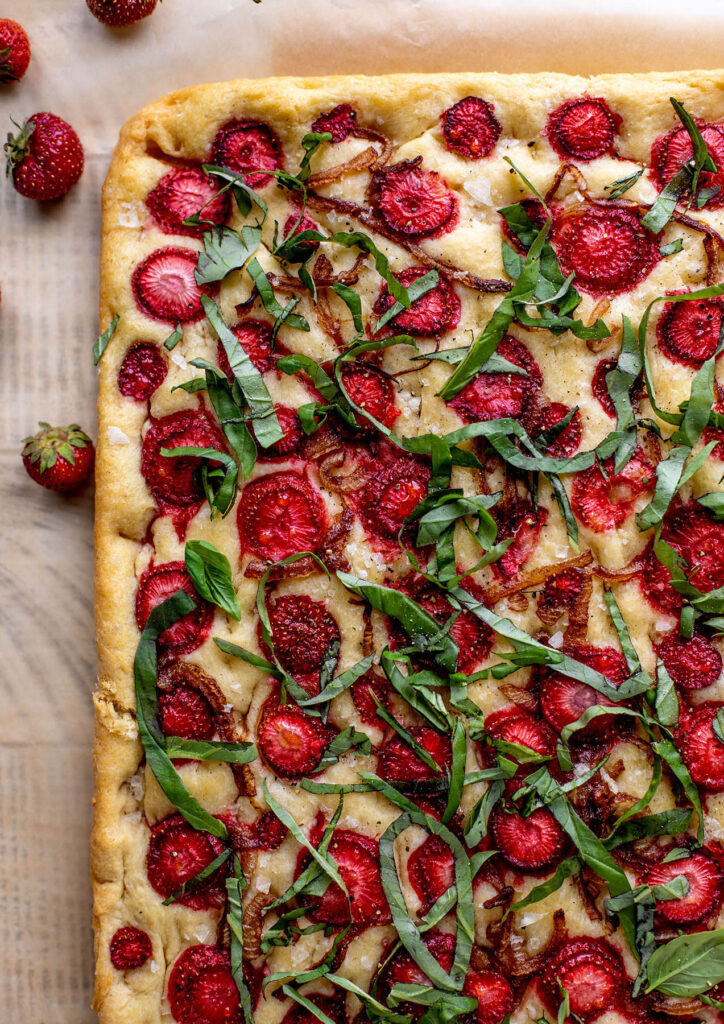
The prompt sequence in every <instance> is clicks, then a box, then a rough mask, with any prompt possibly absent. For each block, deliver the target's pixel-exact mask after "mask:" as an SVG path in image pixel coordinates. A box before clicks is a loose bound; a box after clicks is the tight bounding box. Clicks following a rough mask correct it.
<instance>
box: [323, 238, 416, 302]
mask: <svg viewBox="0 0 724 1024" xmlns="http://www.w3.org/2000/svg"><path fill="white" fill-rule="evenodd" d="M327 241H328V242H332V243H333V244H334V245H341V246H343V247H344V248H345V249H352V248H356V249H361V250H362V251H363V252H368V253H369V254H370V256H372V257H373V259H374V261H375V269H376V271H377V273H378V274H379V275H380V277H382V278H384V280H385V281H386V282H387V288H388V291H389V293H390V295H391V296H392V297H393V299H396V300H397V302H399V303H400V305H401V306H404V308H405V309H409V308H410V305H411V300H410V296H409V294H408V289H407V288H405V286H404V285H402V284H400V282H399V281H398V280H397V278H396V277H395V275H394V274H393V273H392V271H391V270H390V264H389V262H388V260H387V257H386V256H385V254H384V253H383V252H381V251H380V250H379V249H378V248H377V246H376V245H375V243H374V242H373V241H372V239H371V238H370V236H369V235H367V234H365V233H364V231H338V232H336V233H335V234H333V235H330V236H329V238H328V239H327Z"/></svg>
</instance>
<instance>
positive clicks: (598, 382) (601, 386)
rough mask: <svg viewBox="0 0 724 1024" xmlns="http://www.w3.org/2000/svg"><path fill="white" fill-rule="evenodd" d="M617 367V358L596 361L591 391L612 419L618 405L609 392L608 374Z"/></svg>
mask: <svg viewBox="0 0 724 1024" xmlns="http://www.w3.org/2000/svg"><path fill="white" fill-rule="evenodd" d="M615 369H616V360H615V359H602V360H601V361H600V362H599V363H596V369H595V370H594V373H593V379H592V380H591V391H592V392H593V397H594V398H595V399H596V401H597V402H598V404H599V405H600V406H601V408H602V409H603V411H604V412H605V413H606V414H607V415H608V416H610V417H611V418H612V419H613V418H614V417H615V415H616V407H615V405H614V404H613V401H612V400H611V396H610V395H609V393H608V385H607V383H606V376H607V374H609V373H610V372H611V370H615Z"/></svg>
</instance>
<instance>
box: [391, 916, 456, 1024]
mask: <svg viewBox="0 0 724 1024" xmlns="http://www.w3.org/2000/svg"><path fill="white" fill-rule="evenodd" d="M422 941H423V942H424V944H425V946H426V947H427V949H428V950H429V952H430V953H432V955H433V956H434V957H435V959H436V960H437V962H438V963H439V964H440V966H441V967H442V969H443V970H444V971H448V972H449V971H450V970H451V968H452V965H453V956H454V953H455V936H454V935H450V933H449V932H439V931H432V932H427V933H426V934H425V935H423V936H422ZM396 984H401V985H429V984H430V979H429V978H428V976H427V975H426V974H425V972H424V971H423V970H422V968H421V967H418V965H417V964H416V963H415V961H414V960H413V959H412V957H411V956H410V954H409V953H408V952H407V951H406V950H402V951H401V952H399V953H396V954H395V956H394V957H393V958H392V960H391V961H390V963H389V966H388V967H387V968H386V970H385V972H384V974H383V976H382V979H381V985H380V987H381V988H382V990H383V992H384V993H385V994H386V993H389V991H390V990H391V989H392V987H393V985H396ZM400 1009H401V1012H404V1013H411V1014H412V1015H413V1017H415V1019H417V1017H420V1016H421V1015H422V1013H423V1008H422V1007H421V1006H418V1005H417V1004H414V1003H411V1004H409V1005H408V1004H405V1005H404V1006H403V1007H401V1008H400Z"/></svg>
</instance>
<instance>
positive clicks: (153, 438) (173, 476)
mask: <svg viewBox="0 0 724 1024" xmlns="http://www.w3.org/2000/svg"><path fill="white" fill-rule="evenodd" d="M162 448H168V449H174V448H215V449H216V450H217V451H222V452H223V451H226V444H225V442H224V438H223V436H222V434H221V432H220V431H219V429H218V427H217V426H216V424H215V423H213V422H212V421H211V419H210V418H209V417H208V416H207V415H206V413H204V412H200V411H198V410H196V409H188V410H186V409H184V410H182V411H181V412H173V413H171V415H170V416H164V417H163V418H162V419H159V420H151V425H150V427H149V428H148V430H147V431H146V436H145V437H144V439H143V445H142V446H141V472H142V473H143V478H144V480H145V481H146V483H147V484H148V488H149V490H150V491H151V493H152V494H153V496H154V497H155V498H156V500H157V501H159V502H161V503H163V504H165V505H170V506H187V505H188V506H192V505H200V504H201V502H202V501H203V500H204V490H203V487H202V485H201V482H200V481H199V480H198V479H197V472H198V470H199V469H200V467H201V459H200V458H197V457H196V456H195V455H180V456H178V457H175V456H170V455H162V454H161V449H162Z"/></svg>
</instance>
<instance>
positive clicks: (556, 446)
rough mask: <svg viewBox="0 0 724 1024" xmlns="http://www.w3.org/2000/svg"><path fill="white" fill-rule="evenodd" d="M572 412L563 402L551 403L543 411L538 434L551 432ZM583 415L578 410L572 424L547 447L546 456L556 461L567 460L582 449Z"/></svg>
mask: <svg viewBox="0 0 724 1024" xmlns="http://www.w3.org/2000/svg"><path fill="white" fill-rule="evenodd" d="M570 411H571V410H570V409H569V407H568V406H567V405H564V404H563V403H562V402H551V403H550V405H546V406H544V407H543V409H542V410H541V413H540V416H539V417H538V422H537V424H536V434H542V433H543V431H544V430H550V428H551V427H554V426H555V425H556V423H560V421H561V420H562V419H563V418H564V417H565V416H567V415H568V413H569V412H570ZM581 430H582V428H581V414H580V412H579V411H578V410H576V412H575V413H574V414H573V417H572V419H571V421H570V423H569V424H568V425H567V426H565V427H564V428H563V430H562V431H561V432H560V434H558V436H557V437H555V438H554V439H553V440H552V441H551V443H550V444H549V445H548V446H547V447H546V449H545V454H546V455H550V456H552V457H553V458H555V459H567V458H569V457H570V456H571V455H574V454H575V453H576V452H577V451H578V449H579V448H580V447H581Z"/></svg>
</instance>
